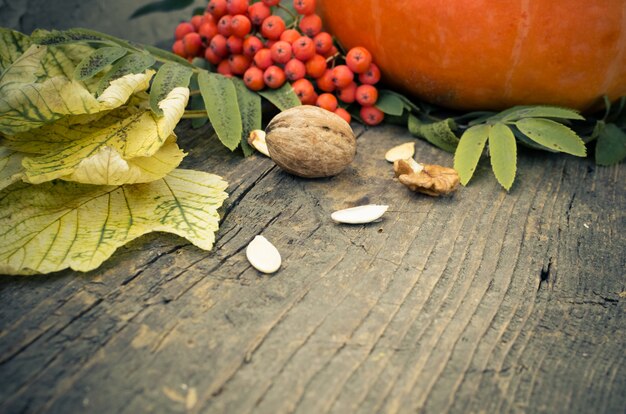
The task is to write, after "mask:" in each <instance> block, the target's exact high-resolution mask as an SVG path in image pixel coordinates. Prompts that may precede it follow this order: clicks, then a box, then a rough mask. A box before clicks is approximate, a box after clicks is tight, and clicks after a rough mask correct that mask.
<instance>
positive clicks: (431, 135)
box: [408, 115, 459, 153]
mask: <svg viewBox="0 0 626 414" xmlns="http://www.w3.org/2000/svg"><path fill="white" fill-rule="evenodd" d="M408 128H409V132H410V133H411V134H413V135H415V136H417V137H419V138H423V139H425V140H426V141H428V142H430V143H431V144H433V145H434V146H436V147H438V148H441V149H442V150H444V151H447V152H452V153H453V152H454V151H455V149H456V147H457V145H458V144H459V139H458V138H457V136H456V135H454V132H452V130H453V129H456V123H455V122H454V120H452V118H448V119H444V120H443V121H439V122H433V123H425V122H423V121H421V120H420V119H419V118H417V117H416V116H413V115H409V125H408Z"/></svg>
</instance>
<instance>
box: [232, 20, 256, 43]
mask: <svg viewBox="0 0 626 414" xmlns="http://www.w3.org/2000/svg"><path fill="white" fill-rule="evenodd" d="M230 28H231V30H232V32H233V34H234V35H235V36H239V37H241V38H242V39H243V38H244V37H246V35H247V34H248V33H250V30H252V22H250V19H248V17H246V16H244V15H243V14H237V15H235V16H233V18H232V20H231V21H230Z"/></svg>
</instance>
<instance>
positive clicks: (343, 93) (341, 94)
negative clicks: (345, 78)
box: [337, 82, 357, 103]
mask: <svg viewBox="0 0 626 414" xmlns="http://www.w3.org/2000/svg"><path fill="white" fill-rule="evenodd" d="M356 88H357V86H356V82H350V84H349V85H348V86H345V87H343V88H341V89H339V91H338V92H337V98H339V100H340V101H341V102H345V103H352V102H354V101H355V100H356Z"/></svg>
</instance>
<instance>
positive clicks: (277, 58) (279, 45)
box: [270, 40, 291, 64]
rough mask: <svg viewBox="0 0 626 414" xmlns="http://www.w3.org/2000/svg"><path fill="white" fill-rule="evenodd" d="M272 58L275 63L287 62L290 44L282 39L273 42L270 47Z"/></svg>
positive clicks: (289, 58) (289, 57)
mask: <svg viewBox="0 0 626 414" xmlns="http://www.w3.org/2000/svg"><path fill="white" fill-rule="evenodd" d="M270 51H271V52H272V60H273V61H274V62H276V63H283V64H284V63H287V62H289V60H291V45H290V44H289V43H287V42H285V41H283V40H279V41H278V42H276V43H274V44H273V45H272V47H271V48H270Z"/></svg>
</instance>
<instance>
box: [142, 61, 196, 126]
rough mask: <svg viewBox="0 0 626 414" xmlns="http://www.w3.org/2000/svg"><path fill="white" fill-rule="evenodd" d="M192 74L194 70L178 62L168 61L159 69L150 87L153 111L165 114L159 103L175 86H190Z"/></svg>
mask: <svg viewBox="0 0 626 414" xmlns="http://www.w3.org/2000/svg"><path fill="white" fill-rule="evenodd" d="M192 74H193V72H192V71H191V69H190V68H187V67H184V66H181V65H178V64H176V63H169V62H168V63H165V64H163V65H162V66H161V67H160V68H159V70H158V71H157V74H156V76H155V77H154V80H153V81H152V86H151V87H150V108H152V112H154V113H155V114H157V115H159V116H161V115H163V110H161V108H160V107H159V103H160V102H161V101H162V100H163V99H165V97H166V96H167V95H168V94H169V93H170V92H171V91H172V90H173V89H174V88H177V87H183V88H186V87H188V86H189V81H190V80H191V75H192Z"/></svg>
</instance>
